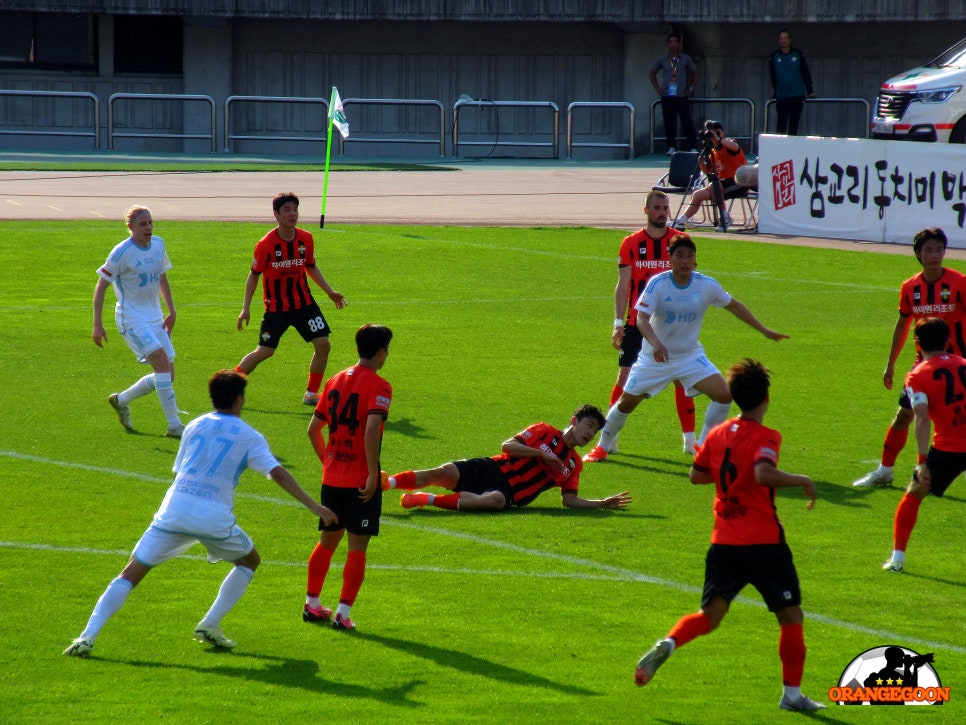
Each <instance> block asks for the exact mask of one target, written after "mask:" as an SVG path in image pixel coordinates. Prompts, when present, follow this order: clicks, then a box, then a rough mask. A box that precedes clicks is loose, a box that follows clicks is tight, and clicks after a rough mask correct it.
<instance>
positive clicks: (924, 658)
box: [904, 652, 933, 667]
mask: <svg viewBox="0 0 966 725" xmlns="http://www.w3.org/2000/svg"><path fill="white" fill-rule="evenodd" d="M932 654H933V653H932V652H930V653H929V654H924V655H919V656H918V657H913V656H912V655H906V656H905V662H904V664H906V665H910V666H912V667H922V666H923V665H931V664H932V662H933V656H932Z"/></svg>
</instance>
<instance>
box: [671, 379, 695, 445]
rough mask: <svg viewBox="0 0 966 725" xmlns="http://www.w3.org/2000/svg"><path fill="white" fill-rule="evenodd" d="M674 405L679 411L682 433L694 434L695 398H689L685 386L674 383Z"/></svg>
mask: <svg viewBox="0 0 966 725" xmlns="http://www.w3.org/2000/svg"><path fill="white" fill-rule="evenodd" d="M674 404H675V405H676V406H677V409H678V420H679V421H681V432H682V433H694V398H689V397H688V396H687V393H685V392H684V386H683V385H681V384H680V383H677V382H675V383H674Z"/></svg>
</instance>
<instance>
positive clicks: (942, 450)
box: [882, 317, 966, 572]
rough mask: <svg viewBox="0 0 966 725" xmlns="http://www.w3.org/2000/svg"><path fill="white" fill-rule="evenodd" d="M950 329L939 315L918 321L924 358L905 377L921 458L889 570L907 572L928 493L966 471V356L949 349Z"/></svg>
mask: <svg viewBox="0 0 966 725" xmlns="http://www.w3.org/2000/svg"><path fill="white" fill-rule="evenodd" d="M949 331H950V328H949V324H948V323H947V322H946V321H945V320H942V319H940V318H937V317H930V318H927V319H925V320H920V321H919V322H917V323H916V343H917V345H918V347H919V350H920V353H921V354H922V358H923V361H922V362H921V363H919V364H918V365H916V367H914V368H913V370H912V372H911V373H909V375H908V376H907V377H906V385H905V390H906V395H907V397H908V398H909V401H910V403H911V404H912V410H913V414H914V415H915V417H916V427H915V434H916V447H917V449H918V453H919V458H918V462H917V465H916V469H915V471H913V474H912V481H911V482H910V484H909V486H908V487H907V488H906V493H905V495H904V496H903V497H902V499H901V500H900V501H899V505H898V507H896V514H895V519H894V521H893V535H892V539H893V550H892V556H891V557H890V559H889V561H887V562H886V563H885V564H883V565H882V568H883V569H885V570H887V571H893V572H901V571H902V570H903V567H904V566H905V563H906V546H907V544H908V543H909V537H910V536H911V534H912V530H913V528H915V526H916V520H917V519H918V517H919V506H920V505H921V504H922V502H923V500H924V499H925V498H926V496H928V495H929V494H930V493H931V494H932V495H933V496H936V497H937V498H941V497H942V496H943V494H944V493H946V489H947V488H949V484H951V483H952V482H953V481H954V480H955V479H956V478H957V477H958V476H959V474H961V473H963V472H964V471H966V436H964V435H963V426H964V425H966V413H964V412H963V400H964V399H966V382H964V381H966V359H963V358H962V357H960V356H959V355H950V354H948V353H946V348H947V346H948V344H949ZM933 426H935V432H934V434H933V439H932V446H930V445H929V433H930V429H931V428H932V427H933Z"/></svg>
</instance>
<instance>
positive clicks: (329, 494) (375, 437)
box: [302, 325, 392, 629]
mask: <svg viewBox="0 0 966 725" xmlns="http://www.w3.org/2000/svg"><path fill="white" fill-rule="evenodd" d="M390 340H392V330H390V329H389V328H388V327H384V326H382V325H363V326H362V327H360V328H359V330H358V331H357V332H356V348H357V349H358V352H359V363H358V364H357V365H353V366H352V367H351V368H348V369H346V370H343V371H342V372H341V373H339V374H338V375H334V376H333V377H332V378H331V379H330V380H329V381H328V382H327V383H326V384H325V388H324V389H323V390H322V395H321V397H320V399H319V402H318V404H317V405H316V408H315V414H314V415H313V416H312V421H311V422H310V423H309V429H308V434H309V440H310V441H312V447H313V448H314V449H315V453H316V455H317V456H318V457H319V460H320V461H322V502H323V504H324V505H325V506H326V507H327V508H329V509H331V510H332V511H334V512H335V513H336V515H337V516H338V521H337V522H335V523H332V524H327V523H326V522H325V521H324V520H322V519H319V531H321V532H322V535H321V537H320V539H319V543H318V544H317V545H316V547H315V549H314V550H313V551H312V554H311V556H310V557H309V565H308V582H307V584H306V589H305V606H304V607H303V609H302V619H303V621H305V622H327V621H328V620H329V618H330V617H332V627H333V628H334V629H354V628H355V623H354V622H353V621H352V620H351V619H350V618H349V611H350V609H351V608H352V605H353V603H354V602H355V600H356V596H357V595H358V594H359V589H360V588H361V587H362V581H363V579H364V578H365V574H366V551H367V549H368V547H369V540H370V539H371V538H372V537H373V536H378V535H379V517H380V515H381V514H382V487H381V486H380V483H381V481H382V476H381V471H380V466H379V454H380V450H381V448H382V430H383V425H384V424H385V421H386V418H387V417H388V415H389V405H390V403H391V402H392V386H391V385H390V384H389V383H388V382H386V381H385V380H384V379H383V378H382V377H381V376H380V375H379V374H378V371H379V370H381V369H382V366H383V365H385V363H386V358H387V357H388V355H389V341H390ZM326 430H328V434H329V435H328V440H326V437H325V431H326ZM346 532H348V534H349V536H348V539H349V552H348V554H347V555H346V561H345V567H344V568H343V570H342V592H341V594H340V596H339V606H338V609H336V611H335V614H334V616H333V613H332V610H331V609H329V608H328V607H323V606H322V602H321V600H320V599H319V596H320V594H321V593H322V586H323V584H325V578H326V576H327V575H328V572H329V567H330V565H331V563H332V555H333V554H334V553H335V550H336V548H337V547H338V546H339V542H341V541H342V537H343V536H344V535H345V533H346Z"/></svg>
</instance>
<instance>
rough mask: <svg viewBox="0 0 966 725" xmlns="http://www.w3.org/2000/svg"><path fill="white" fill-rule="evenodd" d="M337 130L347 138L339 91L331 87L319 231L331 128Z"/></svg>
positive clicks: (322, 225)
mask: <svg viewBox="0 0 966 725" xmlns="http://www.w3.org/2000/svg"><path fill="white" fill-rule="evenodd" d="M333 126H335V127H336V128H337V129H339V133H340V134H341V135H342V138H344V139H346V138H349V120H348V119H347V118H346V117H345V109H343V108H342V99H341V98H340V97H339V89H338V88H336V87H335V86H332V99H331V100H330V101H329V124H328V128H327V130H326V138H325V178H324V180H323V182H322V214H321V216H319V229H324V228H325V202H326V199H327V197H328V195H329V158H330V157H331V155H332V127H333Z"/></svg>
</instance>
